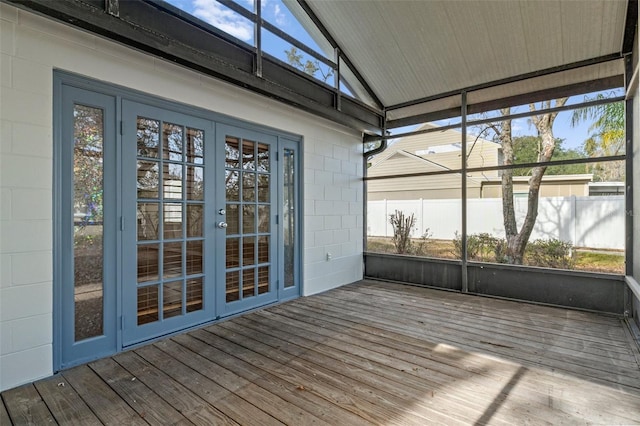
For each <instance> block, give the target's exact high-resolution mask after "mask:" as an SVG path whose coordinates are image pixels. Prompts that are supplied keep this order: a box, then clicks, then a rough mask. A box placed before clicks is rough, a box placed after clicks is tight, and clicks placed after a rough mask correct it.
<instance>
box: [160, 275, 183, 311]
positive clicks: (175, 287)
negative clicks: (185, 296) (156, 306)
mask: <svg viewBox="0 0 640 426" xmlns="http://www.w3.org/2000/svg"><path fill="white" fill-rule="evenodd" d="M178 315H182V281H173V282H169V283H165V284H164V285H163V286H162V316H163V318H171V317H175V316H178Z"/></svg>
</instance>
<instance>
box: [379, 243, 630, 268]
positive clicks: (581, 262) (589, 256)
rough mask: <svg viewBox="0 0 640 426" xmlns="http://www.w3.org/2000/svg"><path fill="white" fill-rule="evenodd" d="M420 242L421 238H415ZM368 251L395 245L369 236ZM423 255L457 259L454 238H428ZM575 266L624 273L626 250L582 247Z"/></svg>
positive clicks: (387, 250) (390, 250)
mask: <svg viewBox="0 0 640 426" xmlns="http://www.w3.org/2000/svg"><path fill="white" fill-rule="evenodd" d="M412 241H413V242H414V244H419V242H420V239H413V240H412ZM367 251H370V252H373V253H395V252H396V251H395V247H394V246H393V242H391V238H390V237H369V238H367ZM422 252H423V253H424V254H423V256H426V257H436V258H440V259H457V258H458V257H457V256H456V255H455V253H454V248H453V241H452V240H428V241H427V242H426V243H425V244H424V245H423V249H422ZM575 256H576V258H575V268H574V269H576V270H580V271H591V272H607V273H613V274H623V273H624V252H620V251H604V250H590V249H587V248H580V249H576V250H575Z"/></svg>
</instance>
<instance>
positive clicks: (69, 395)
mask: <svg viewBox="0 0 640 426" xmlns="http://www.w3.org/2000/svg"><path fill="white" fill-rule="evenodd" d="M35 387H36V389H37V390H38V392H39V393H40V395H41V396H42V399H43V400H44V402H45V403H46V404H47V406H48V407H49V409H50V410H51V413H52V414H53V417H54V418H55V419H56V421H57V422H58V423H60V424H65V425H102V422H100V420H98V418H97V417H96V415H95V414H93V411H91V409H90V408H89V407H88V406H87V404H86V403H85V402H84V401H83V400H82V398H81V397H80V395H78V393H77V392H76V391H75V389H73V387H72V386H71V385H70V384H69V383H68V382H67V381H66V380H65V378H64V377H62V376H60V375H59V376H54V377H51V378H48V379H45V380H41V381H39V382H36V383H35Z"/></svg>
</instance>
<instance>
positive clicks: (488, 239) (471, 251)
mask: <svg viewBox="0 0 640 426" xmlns="http://www.w3.org/2000/svg"><path fill="white" fill-rule="evenodd" d="M453 252H454V254H455V255H456V257H458V258H462V235H460V234H458V233H457V232H456V234H455V238H454V239H453ZM467 259H468V260H475V261H478V262H495V263H510V262H509V259H508V258H507V241H506V240H505V239H504V238H498V237H494V236H493V235H491V234H488V233H486V232H483V233H480V234H471V235H469V236H467ZM524 263H525V264H526V265H530V266H540V267H544V268H555V269H573V268H574V267H575V257H574V251H573V245H572V244H571V243H568V242H565V241H561V240H558V239H555V238H551V239H546V240H535V241H531V242H529V244H527V248H526V251H525V262H524Z"/></svg>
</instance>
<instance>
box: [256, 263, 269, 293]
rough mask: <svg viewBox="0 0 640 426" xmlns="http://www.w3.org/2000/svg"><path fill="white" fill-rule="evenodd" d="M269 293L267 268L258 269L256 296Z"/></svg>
mask: <svg viewBox="0 0 640 426" xmlns="http://www.w3.org/2000/svg"><path fill="white" fill-rule="evenodd" d="M267 292H269V267H268V266H263V267H260V268H258V294H263V293H267Z"/></svg>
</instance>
